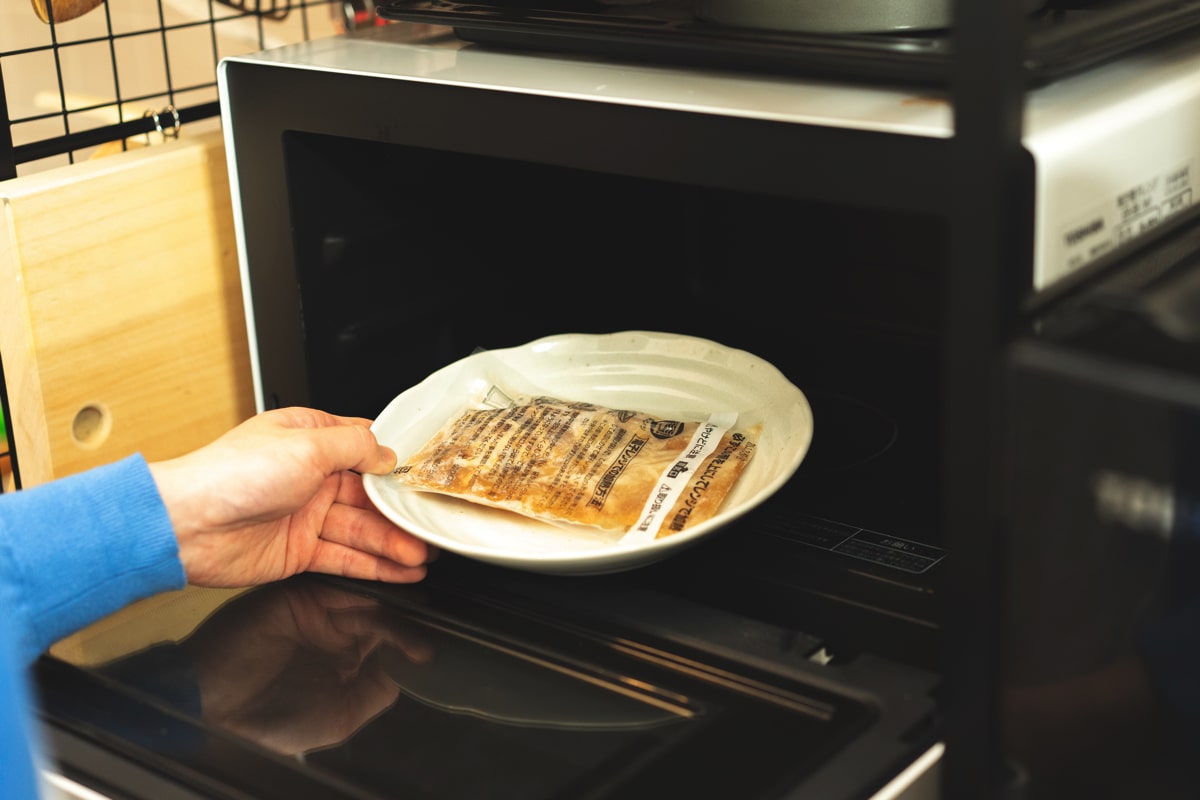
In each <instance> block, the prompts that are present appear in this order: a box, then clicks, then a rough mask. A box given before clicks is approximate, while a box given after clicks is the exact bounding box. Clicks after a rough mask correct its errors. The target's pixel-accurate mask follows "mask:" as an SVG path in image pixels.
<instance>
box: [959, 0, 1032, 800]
mask: <svg viewBox="0 0 1200 800" xmlns="http://www.w3.org/2000/svg"><path fill="white" fill-rule="evenodd" d="M953 16H954V20H955V27H954V31H953V33H952V43H953V50H954V54H955V55H954V62H955V68H954V70H953V77H952V81H951V98H952V101H953V107H954V140H953V143H952V156H951V161H950V164H949V169H950V171H951V172H952V174H953V176H954V177H953V179H952V181H953V183H952V191H951V197H950V200H951V205H950V208H951V209H953V211H952V212H951V217H950V219H949V223H950V225H949V230H950V233H949V246H950V259H949V263H950V269H949V270H948V271H947V277H946V280H947V284H946V296H945V303H946V315H947V317H946V319H947V322H946V329H945V332H946V335H945V345H944V359H945V363H944V372H943V374H944V376H945V378H944V381H945V387H944V392H945V393H944V403H945V405H944V408H945V415H946V416H945V422H944V428H943V430H944V439H943V441H944V450H943V452H944V459H943V462H942V463H943V486H944V492H945V495H944V497H945V501H944V519H943V523H944V531H945V533H944V536H945V541H946V547H947V549H948V550H949V552H950V553H952V554H953V555H952V558H953V564H952V565H951V568H950V569H948V570H947V575H948V579H949V583H950V585H949V586H947V587H946V591H945V592H944V593H943V598H944V601H945V608H944V617H943V624H944V626H945V630H946V637H945V640H946V642H947V645H946V653H945V660H944V673H943V682H944V689H945V692H946V695H945V702H944V703H943V713H944V724H945V734H946V735H945V741H946V753H945V757H944V761H943V772H942V794H943V796H944V797H947V798H958V797H973V798H977V799H978V800H986V799H987V798H992V797H999V796H1001V795H1002V794H1004V793H1005V791H1006V788H1005V786H1006V783H1007V781H1006V777H1005V772H1004V761H1003V743H1002V741H1001V738H1002V730H1001V721H1000V714H999V694H998V693H999V688H1000V681H1001V676H1000V665H1001V663H1002V660H1001V654H1002V642H1001V637H1000V631H1001V629H1002V628H1001V626H1000V624H999V622H1000V620H1001V618H1002V608H1003V592H1004V581H1003V575H1002V574H1001V571H1000V564H1001V563H1002V559H1001V558H1000V557H999V555H1000V553H1001V551H1002V547H1003V541H1004V533H1003V519H1002V514H1001V508H1000V503H999V498H1001V497H1002V496H1003V487H1002V485H1001V481H1002V476H1003V471H1002V468H1001V467H1002V464H1003V449H1004V443H1003V442H1002V441H999V438H998V437H999V431H1000V430H1001V426H1000V425H999V424H998V422H999V420H1000V412H1001V409H1000V407H999V405H1000V404H999V401H998V398H1000V397H1001V392H1000V391H999V387H1000V380H1001V374H1000V365H1001V356H1002V354H1003V352H1004V350H1005V348H1006V345H1007V344H1008V342H1009V341H1010V338H1011V335H1012V333H1013V331H1014V326H1015V323H1016V320H1017V317H1018V309H1019V307H1020V297H1021V296H1022V295H1023V294H1025V293H1027V292H1028V291H1029V290H1030V289H1031V286H1032V278H1031V276H1032V268H1031V263H1030V259H1031V250H1030V249H1029V248H1027V247H1025V248H1024V249H1023V248H1022V246H1023V245H1024V244H1025V243H1026V242H1028V241H1029V230H1030V227H1031V224H1032V223H1031V219H1032V198H1031V191H1030V187H1027V186H1023V185H1021V184H1020V182H1019V181H1018V180H1016V179H1015V176H1017V175H1019V174H1020V170H1019V169H1016V168H1015V167H1016V165H1017V163H1018V161H1019V159H1020V158H1021V154H1022V151H1023V148H1022V143H1021V130H1022V121H1023V116H1024V109H1023V106H1024V90H1025V87H1024V85H1023V77H1022V70H1021V53H1022V49H1023V48H1022V43H1023V40H1024V25H1023V22H1022V18H1021V9H1020V8H1019V4H1017V3H1009V2H995V1H993V2H977V0H954V6H953ZM1019 265H1020V266H1022V267H1023V268H1022V269H1017V267H1018V266H1019Z"/></svg>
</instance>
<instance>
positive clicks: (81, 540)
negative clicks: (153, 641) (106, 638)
mask: <svg viewBox="0 0 1200 800" xmlns="http://www.w3.org/2000/svg"><path fill="white" fill-rule="evenodd" d="M185 583H186V577H185V575H184V571H183V564H182V563H181V562H180V560H179V549H178V545H177V543H176V541H175V534H174V530H173V529H172V527H171V520H170V518H169V517H168V516H167V509H166V507H165V506H164V505H163V502H162V498H161V497H160V496H159V494H158V487H157V486H156V485H155V484H154V479H153V477H152V476H151V475H150V469H149V467H148V466H147V465H146V461H145V459H143V458H142V456H141V455H132V456H129V457H127V458H125V459H122V460H121V461H118V462H116V463H113V464H109V465H106V466H103V467H98V468H96V469H92V470H89V471H87V472H83V473H79V474H77V475H71V476H69V477H66V478H61V479H58V480H55V481H51V482H50V483H46V484H43V485H40V486H34V487H31V488H28V489H22V490H20V491H17V492H10V493H8V494H4V495H0V609H2V610H3V614H4V621H3V624H5V625H8V626H9V628H10V631H11V634H10V638H11V640H12V644H13V646H14V648H15V650H16V654H17V656H18V658H19V659H20V661H22V662H23V663H30V662H32V660H33V659H34V658H36V657H37V656H38V654H40V653H42V652H44V651H45V650H46V648H48V647H49V646H50V645H51V644H53V643H54V642H56V641H58V640H59V639H62V638H63V637H65V636H67V635H69V634H71V633H74V632H75V631H77V630H79V629H81V628H84V627H86V626H88V625H90V624H91V623H93V622H95V621H97V620H99V619H101V618H103V617H106V616H108V615H109V614H112V613H113V612H115V611H118V610H119V609H121V608H123V607H124V606H126V605H128V604H129V603H132V602H134V601H135V600H140V599H142V598H144V597H149V596H151V595H154V594H158V593H160V592H164V591H168V590H171V589H180V588H183V586H184V585H185Z"/></svg>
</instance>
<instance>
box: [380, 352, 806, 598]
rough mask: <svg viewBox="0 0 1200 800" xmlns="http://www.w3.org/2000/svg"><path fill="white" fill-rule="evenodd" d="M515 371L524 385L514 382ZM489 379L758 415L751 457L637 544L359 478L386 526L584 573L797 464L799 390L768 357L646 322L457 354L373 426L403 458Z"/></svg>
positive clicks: (751, 495)
mask: <svg viewBox="0 0 1200 800" xmlns="http://www.w3.org/2000/svg"><path fill="white" fill-rule="evenodd" d="M514 376H519V377H514ZM514 380H516V381H518V382H520V381H523V384H522V385H516V386H513V385H512V384H513V382H514ZM493 383H499V384H500V385H507V386H509V388H511V389H513V390H514V391H516V392H521V393H543V394H549V395H552V396H556V397H559V398H562V399H567V400H581V401H585V402H592V403H597V404H599V405H604V406H608V407H610V408H629V409H634V410H638V411H646V412H649V413H651V414H657V415H661V416H663V417H665V418H675V419H706V418H707V417H708V416H709V415H710V414H712V413H715V412H720V411H736V412H737V413H738V426H739V427H742V426H750V425H753V424H755V423H757V422H762V423H763V430H762V434H761V435H760V437H759V441H758V448H757V450H755V453H754V457H753V458H752V459H750V463H749V464H748V465H747V467H746V470H745V472H743V473H742V475H741V477H740V478H739V479H738V482H737V483H736V484H735V485H734V487H733V490H732V491H731V492H730V493H729V495H728V496H727V497H726V498H725V502H724V503H723V504H722V506H721V509H720V511H719V512H718V513H717V514H716V515H715V516H713V517H712V518H710V519H708V520H707V521H705V522H702V523H700V524H698V525H696V526H695V527H691V528H687V529H685V530H683V531H681V532H680V533H676V534H673V535H671V536H667V537H664V538H661V539H655V540H653V541H650V542H645V543H636V544H634V543H627V544H618V543H617V539H618V538H619V536H620V534H612V533H608V532H605V531H601V530H598V529H592V528H589V527H586V526H571V527H563V526H558V525H552V524H549V523H545V522H541V521H539V520H535V519H532V518H528V517H524V516H521V515H519V514H515V513H512V512H508V511H501V510H497V509H492V508H488V507H486V506H482V505H479V504H477V503H471V502H469V501H466V500H461V499H457V498H453V497H448V496H445V495H440V494H436V493H431V492H422V491H417V490H414V489H412V488H410V487H407V486H404V485H402V484H400V483H399V481H397V480H396V479H395V478H393V477H392V476H391V475H365V476H363V482H364V484H365V485H366V490H367V495H368V496H369V497H370V498H371V500H372V502H374V503H375V505H376V506H377V507H378V508H379V510H380V511H381V512H382V513H383V514H385V515H386V516H387V517H388V518H389V519H391V520H392V521H393V522H395V523H396V524H397V525H400V526H401V527H403V528H405V529H406V530H409V531H411V532H412V533H413V534H415V535H417V536H419V537H421V538H422V539H425V540H426V541H428V542H430V543H432V544H434V545H437V546H438V547H439V548H442V549H444V550H447V551H450V552H453V553H458V554H460V555H463V556H467V557H470V558H474V559H479V560H481V561H487V562H491V563H493V564H499V565H501V566H506V567H512V568H516V569H523V570H529V571H532V572H544V573H551V574H566V575H595V574H602V573H607V572H619V571H621V570H627V569H632V568H634V567H640V566H643V565H645V564H649V563H652V562H654V561H658V560H659V559H662V558H665V557H666V556H668V555H671V554H672V553H675V552H676V551H678V550H679V549H680V548H683V547H686V546H688V545H691V544H694V543H695V542H696V541H697V540H699V539H701V538H703V537H705V536H707V535H709V534H711V533H713V532H714V531H716V530H718V529H720V528H721V527H723V526H725V525H727V524H729V523H730V522H732V521H733V520H735V519H737V518H738V517H741V516H742V515H744V514H745V513H746V512H748V511H750V510H751V509H752V508H754V507H755V506H757V505H759V504H760V503H762V502H763V501H764V500H766V499H767V498H768V497H770V496H771V495H772V494H774V493H775V492H776V491H777V490H778V489H779V488H780V487H781V486H783V485H784V484H785V483H786V482H787V481H788V479H789V478H791V477H792V475H793V474H794V473H795V472H796V470H797V469H798V468H799V466H800V463H801V461H803V460H804V456H805V454H806V453H807V452H808V446H809V444H810V443H811V441H812V433H813V417H812V409H811V408H810V407H809V404H808V400H807V398H805V396H804V394H803V392H801V391H800V389H798V388H797V387H796V386H795V385H793V384H792V383H791V382H790V381H789V380H788V379H787V377H786V376H784V374H783V373H781V372H780V371H779V370H778V369H776V368H775V367H774V366H773V365H772V364H770V363H768V362H767V361H764V360H763V359H761V358H759V357H758V356H755V355H753V354H751V353H748V352H746V351H744V350H736V349H733V348H729V347H725V346H724V345H720V344H717V343H716V342H712V341H709V340H707V339H698V338H695V337H690V336H681V335H678V334H672V333H655V332H650V331H624V332H620V333H608V334H561V335H557V336H548V337H546V338H543V339H538V340H536V341H533V342H530V343H528V344H525V345H521V346H519V347H512V348H507V349H503V350H490V351H485V352H481V353H477V354H475V355H472V356H468V357H467V358H464V359H462V360H460V361H456V362H455V363H453V364H451V365H449V366H447V367H443V368H442V369H440V370H438V371H437V372H435V373H433V374H432V375H430V376H429V377H428V378H426V379H425V380H424V381H422V382H421V383H419V384H417V385H416V386H414V387H412V388H411V389H408V390H407V391H405V392H403V393H402V394H400V395H399V396H398V397H396V399H395V400H393V401H392V402H391V403H389V404H388V406H387V408H385V409H384V410H383V411H382V412H381V413H380V414H379V416H378V417H377V418H376V420H375V423H374V425H372V430H374V431H375V435H376V437H377V438H378V439H379V441H380V442H382V443H383V444H386V445H388V446H389V447H391V448H393V449H394V450H395V451H396V452H397V453H398V454H399V456H400V460H401V461H403V460H404V459H405V457H406V456H408V455H411V454H412V453H413V452H415V451H416V450H417V449H418V448H419V447H420V446H421V445H423V444H424V443H425V442H426V441H427V440H428V439H429V438H430V437H431V436H433V434H434V433H435V432H436V431H437V430H438V428H440V427H441V426H442V424H443V423H444V422H446V420H448V419H449V418H450V417H451V416H452V415H454V414H456V413H457V412H458V411H459V410H461V408H462V407H463V404H464V402H465V401H466V399H467V398H468V397H469V396H471V394H472V393H473V392H474V393H477V392H478V391H479V389H480V387H484V388H486V387H487V386H489V385H491V384H493Z"/></svg>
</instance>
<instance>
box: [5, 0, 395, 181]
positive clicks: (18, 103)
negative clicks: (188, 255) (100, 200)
mask: <svg viewBox="0 0 1200 800" xmlns="http://www.w3.org/2000/svg"><path fill="white" fill-rule="evenodd" d="M363 2H364V0H353V2H348V1H346V0H220V1H219V2H218V0H58V2H57V3H54V2H52V0H33V2H32V4H31V5H25V4H23V3H21V2H20V0H17V2H13V3H9V4H7V5H6V6H4V7H3V8H2V9H0V109H2V110H4V112H5V114H6V116H5V118H4V120H3V122H4V124H2V125H0V180H2V179H5V178H11V177H16V176H17V175H19V174H27V173H29V172H35V171H40V170H42V169H48V168H51V167H55V166H60V165H63V164H68V163H73V162H74V161H76V160H79V159H83V158H89V157H92V156H93V155H94V154H95V153H96V152H97V151H98V150H100V149H101V148H105V147H116V148H118V149H120V148H123V147H125V146H127V145H126V144H125V140H127V139H129V138H130V137H135V136H140V135H147V136H149V135H152V134H155V132H156V128H161V129H162V131H163V132H165V133H166V134H168V135H169V134H170V133H171V132H172V130H174V128H175V127H176V126H177V125H183V124H190V123H197V122H200V121H210V123H211V124H213V125H216V124H219V123H218V118H219V113H220V108H219V105H218V100H217V85H216V65H217V63H218V62H219V61H220V60H221V59H222V58H224V57H226V56H230V55H240V54H242V53H247V52H253V51H256V50H263V49H266V48H269V47H275V46H279V45H284V44H290V43H293V42H297V41H306V40H309V39H315V38H320V37H323V36H328V35H332V34H335V33H339V32H341V31H344V30H346V29H347V28H348V27H350V26H353V25H355V24H363V22H364V21H367V20H368V19H369V20H371V21H373V20H374V15H373V5H372V6H365V5H363ZM364 12H365V13H364ZM55 19H58V20H60V21H57V22H56V21H54V20H55ZM101 152H102V151H101Z"/></svg>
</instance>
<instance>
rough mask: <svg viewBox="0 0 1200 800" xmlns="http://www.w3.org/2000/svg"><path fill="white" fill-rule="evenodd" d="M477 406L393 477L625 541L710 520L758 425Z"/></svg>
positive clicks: (601, 409)
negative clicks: (588, 527)
mask: <svg viewBox="0 0 1200 800" xmlns="http://www.w3.org/2000/svg"><path fill="white" fill-rule="evenodd" d="M491 396H492V397H495V396H500V397H502V398H504V400H505V401H506V402H504V403H501V404H491V405H489V404H480V406H478V407H473V408H468V409H466V410H464V411H463V412H462V413H461V414H459V415H458V416H455V417H454V418H452V419H449V420H447V421H446V422H445V424H443V425H442V426H441V428H440V429H439V430H438V431H437V432H436V433H435V434H434V435H433V437H432V438H431V439H429V441H428V442H426V443H425V445H424V446H422V447H421V448H420V449H419V450H418V451H417V452H416V453H414V454H412V456H410V457H408V458H402V463H400V464H399V465H398V466H397V467H396V469H395V471H394V475H395V476H396V477H397V479H398V480H400V481H401V482H402V483H404V484H407V485H408V486H411V487H413V488H416V489H421V490H427V491H433V492H440V493H443V494H448V495H453V496H456V497H460V498H463V499H465V500H469V501H472V502H475V503H482V504H484V505H489V506H493V507H496V508H502V509H507V510H509V511H515V512H517V513H520V514H524V515H526V516H530V517H535V518H538V519H541V520H545V521H549V522H556V523H564V524H580V525H591V526H595V527H599V528H603V529H605V530H615V531H621V532H623V533H624V536H623V537H622V539H621V541H622V542H637V541H650V540H652V539H655V538H660V537H664V536H669V535H671V534H673V533H678V532H679V531H682V530H684V529H686V528H687V527H689V526H692V525H696V524H698V523H700V522H703V521H704V520H706V519H709V518H711V517H712V516H714V515H715V514H716V513H717V510H718V509H719V508H720V505H721V502H722V501H723V500H724V499H725V496H726V495H727V494H729V491H730V489H731V488H732V487H733V485H734V484H735V483H736V481H737V479H738V478H739V476H741V474H742V472H743V471H744V470H745V468H746V465H747V463H749V461H750V458H751V457H752V456H753V454H754V449H755V446H756V444H757V440H758V436H759V434H760V432H761V425H755V426H752V427H750V428H748V429H745V430H742V429H739V428H737V425H736V423H737V419H736V414H733V413H718V414H714V415H712V416H711V417H709V418H708V419H704V420H687V421H685V420H672V419H662V418H659V417H656V416H654V415H651V414H647V413H643V412H640V411H634V410H626V409H615V408H607V407H605V406H602V405H597V404H594V403H586V402H578V401H572V400H563V399H559V398H555V397H549V396H545V395H539V396H527V397H517V398H513V399H510V398H509V397H508V396H507V395H506V394H505V393H504V392H503V391H499V390H494V391H493V392H492V393H491Z"/></svg>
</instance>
